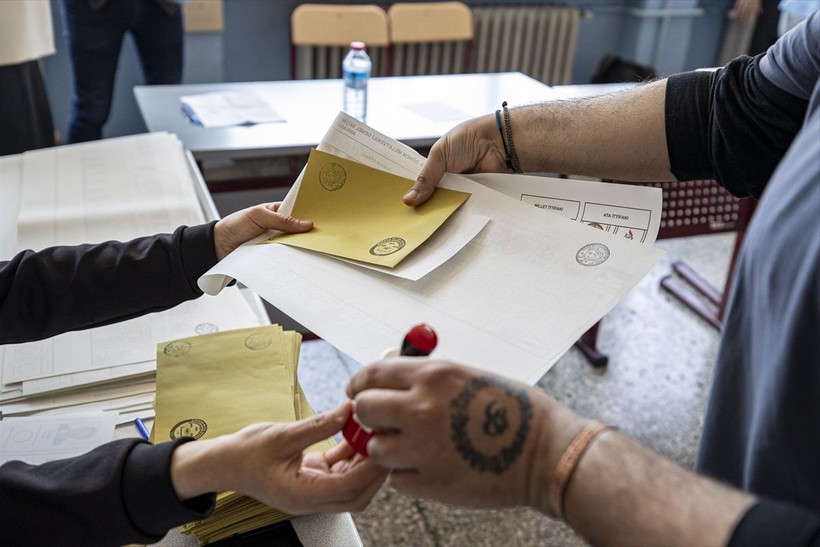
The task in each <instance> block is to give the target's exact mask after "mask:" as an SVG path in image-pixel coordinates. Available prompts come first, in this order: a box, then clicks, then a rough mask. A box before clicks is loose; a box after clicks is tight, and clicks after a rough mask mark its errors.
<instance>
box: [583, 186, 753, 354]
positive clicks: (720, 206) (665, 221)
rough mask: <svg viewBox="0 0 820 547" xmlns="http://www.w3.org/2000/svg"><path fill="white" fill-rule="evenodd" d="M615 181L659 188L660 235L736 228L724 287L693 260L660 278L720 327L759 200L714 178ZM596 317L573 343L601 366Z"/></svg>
mask: <svg viewBox="0 0 820 547" xmlns="http://www.w3.org/2000/svg"><path fill="white" fill-rule="evenodd" d="M618 182H619V183H621V184H635V185H640V186H654V187H656V188H661V190H662V191H663V212H662V215H661V225H660V229H659V230H658V239H665V238H673V237H687V236H695V235H705V234H717V233H721V232H736V233H737V238H736V239H735V246H734V250H733V251H732V257H731V259H730V261H729V273H728V276H727V278H726V284H725V285H724V287H723V290H722V291H721V290H719V289H717V288H715V287H713V286H712V285H711V284H709V283H708V282H707V281H706V280H705V279H703V278H702V277H701V276H700V275H698V273H697V272H696V271H695V270H694V269H692V267H691V266H689V265H687V264H686V263H685V262H680V261H679V262H675V263H674V264H673V265H672V271H673V273H672V274H669V275H667V276H665V277H664V278H663V279H661V288H663V289H664V290H666V291H668V292H669V293H671V294H672V295H673V296H675V297H676V298H678V299H679V300H680V301H681V302H683V303H684V304H685V305H686V306H687V307H689V308H690V309H691V310H692V311H694V312H695V313H696V314H697V315H699V316H700V317H701V318H703V319H704V320H705V321H706V322H708V323H709V324H710V325H712V326H713V327H715V328H716V329H720V327H721V324H722V321H723V313H724V311H725V309H726V303H727V300H728V298H729V292H730V289H731V285H732V277H733V275H734V269H735V262H736V260H737V257H738V253H739V251H740V247H741V244H742V243H743V236H744V234H745V233H746V228H747V227H748V225H749V221H750V220H751V218H752V214H753V213H754V209H755V206H756V205H757V200H753V199H740V198H736V197H735V196H733V195H732V194H730V193H729V192H727V191H726V190H725V189H724V188H723V187H722V186H720V185H719V184H717V183H716V182H715V181H713V180H690V181H683V182H679V181H673V182H651V183H650V182H623V181H618ZM599 323H600V322H599ZM599 323H596V324H595V325H594V326H593V327H592V328H590V329H589V330H588V331H587V332H586V333H584V334H583V335H582V336H581V338H580V339H579V340H578V341H577V342H576V344H575V345H576V347H577V348H578V349H579V350H581V352H582V353H583V354H584V356H585V357H586V358H587V360H588V361H589V362H590V363H591V364H592V365H593V366H596V367H603V366H605V365H606V364H607V361H608V357H607V356H606V355H604V354H603V353H601V352H600V351H599V350H598V348H597V345H596V342H597V337H598V325H599Z"/></svg>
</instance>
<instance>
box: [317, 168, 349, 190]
mask: <svg viewBox="0 0 820 547" xmlns="http://www.w3.org/2000/svg"><path fill="white" fill-rule="evenodd" d="M345 182H347V172H346V171H345V168H344V167H342V166H341V165H339V164H338V163H328V164H327V165H325V166H324V167H322V170H321V171H319V183H320V184H321V185H322V187H323V188H324V189H325V190H329V191H331V192H333V191H335V190H338V189H339V188H341V187H342V186H344V185H345Z"/></svg>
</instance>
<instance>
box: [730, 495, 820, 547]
mask: <svg viewBox="0 0 820 547" xmlns="http://www.w3.org/2000/svg"><path fill="white" fill-rule="evenodd" d="M756 545H760V546H761V547H768V546H771V545H777V546H778V547H820V514H816V513H812V512H810V511H807V510H806V509H803V508H801V507H797V506H795V505H791V504H789V503H784V502H779V501H774V500H770V499H763V500H761V501H759V502H758V503H756V504H755V505H753V506H752V507H751V508H750V509H749V510H748V511H746V514H745V515H743V518H741V519H740V522H738V524H737V527H735V530H734V532H733V533H732V537H731V538H730V539H729V547H754V546H756Z"/></svg>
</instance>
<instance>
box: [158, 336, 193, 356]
mask: <svg viewBox="0 0 820 547" xmlns="http://www.w3.org/2000/svg"><path fill="white" fill-rule="evenodd" d="M189 351H191V343H190V342H186V341H185V340H176V341H174V342H168V344H166V345H165V347H164V348H163V349H162V352H163V353H164V354H165V355H167V356H168V357H182V356H183V355H185V354H186V353H188V352H189Z"/></svg>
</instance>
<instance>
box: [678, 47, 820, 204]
mask: <svg viewBox="0 0 820 547" xmlns="http://www.w3.org/2000/svg"><path fill="white" fill-rule="evenodd" d="M762 58H763V54H761V55H759V56H757V57H739V58H737V59H735V60H734V61H732V62H730V63H729V64H728V65H726V66H725V67H724V68H722V69H720V70H717V71H714V72H709V71H699V72H689V73H684V74H676V75H673V76H670V77H669V79H668V81H667V85H666V103H665V110H666V112H665V115H666V139H667V147H668V151H669V161H670V164H671V169H672V173H673V174H674V175H675V177H677V179H678V180H697V179H715V180H717V181H718V183H719V184H721V185H722V186H724V187H725V188H726V189H727V190H728V191H729V192H731V193H732V194H734V195H735V196H740V197H746V196H754V197H760V195H761V194H762V193H763V189H764V188H765V187H766V183H767V182H768V180H769V178H770V176H771V174H772V172H773V171H774V168H775V167H776V166H777V164H778V162H779V161H780V159H781V158H782V157H783V155H784V154H785V153H786V150H787V149H788V148H789V146H790V145H791V143H792V140H794V137H795V135H797V132H798V131H799V130H800V128H801V127H802V125H803V118H804V117H805V114H806V109H807V107H808V101H806V100H804V99H801V98H798V97H796V96H794V95H791V94H789V93H787V92H786V91H783V90H782V89H780V88H779V87H777V86H776V85H774V84H773V83H772V82H770V81H769V80H768V79H766V77H765V76H764V75H763V73H762V72H761V70H760V61H761V59H762Z"/></svg>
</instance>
